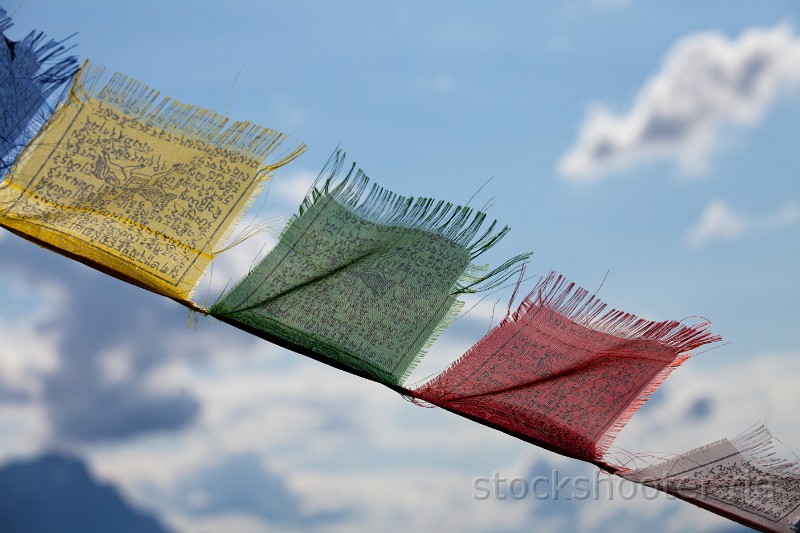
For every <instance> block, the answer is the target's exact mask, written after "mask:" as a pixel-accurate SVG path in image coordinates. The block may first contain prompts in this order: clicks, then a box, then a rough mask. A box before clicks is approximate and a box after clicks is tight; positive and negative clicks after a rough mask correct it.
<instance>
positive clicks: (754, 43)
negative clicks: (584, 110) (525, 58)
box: [558, 25, 800, 182]
mask: <svg viewBox="0 0 800 533" xmlns="http://www.w3.org/2000/svg"><path fill="white" fill-rule="evenodd" d="M798 85H800V38H798V37H797V36H795V35H794V34H793V31H792V30H791V29H790V28H789V27H788V26H783V25H782V26H777V27H775V28H771V29H768V28H767V29H765V28H751V29H749V30H747V31H745V32H744V33H743V34H742V35H741V36H740V37H739V38H738V39H736V40H730V39H727V38H726V37H725V36H724V35H721V34H719V33H717V32H705V33H697V34H694V35H689V36H687V37H684V38H683V39H681V40H679V41H678V42H677V43H676V44H675V45H674V46H673V47H672V49H671V50H670V52H669V53H668V54H667V57H666V59H665V61H664V64H663V66H662V68H661V70H660V71H659V72H657V73H656V74H655V75H654V76H653V77H652V78H650V80H648V81H647V83H646V84H645V85H644V87H643V88H642V89H641V90H640V91H639V94H638V95H637V97H636V99H635V101H634V104H633V107H632V108H631V109H630V110H629V111H628V112H627V113H623V114H617V113H614V112H613V111H611V110H609V109H608V108H607V107H606V106H604V105H602V104H595V105H594V106H592V107H591V108H590V109H589V113H588V116H587V117H586V119H585V121H584V123H583V124H582V125H581V127H580V132H579V138H578V142H577V144H576V145H575V146H574V147H573V148H572V149H571V150H570V151H569V152H568V153H566V154H565V155H564V156H563V157H562V158H561V160H560V161H559V163H558V171H559V173H560V174H561V175H562V176H563V177H564V178H565V179H569V180H573V181H582V182H588V181H596V180H599V179H600V178H602V177H604V176H606V175H608V174H610V173H613V172H616V171H621V170H624V169H626V168H628V167H630V166H632V165H634V164H637V163H640V162H642V161H646V160H653V159H671V160H675V161H676V162H677V163H678V165H679V169H680V171H681V172H683V173H686V174H698V173H703V172H704V171H706V170H707V168H708V166H709V164H710V163H709V159H710V155H711V153H712V152H713V151H714V149H715V148H716V147H717V145H718V144H719V136H720V133H721V132H722V128H723V126H724V125H726V124H737V125H740V126H747V125H750V126H752V125H753V124H755V123H757V122H758V120H759V119H760V118H761V117H762V116H763V115H764V113H765V112H766V110H767V109H768V108H769V106H770V105H771V104H772V103H773V102H774V101H775V99H776V98H777V97H778V96H779V95H781V94H782V93H786V92H788V91H789V90H792V89H796V88H797V87H798Z"/></svg>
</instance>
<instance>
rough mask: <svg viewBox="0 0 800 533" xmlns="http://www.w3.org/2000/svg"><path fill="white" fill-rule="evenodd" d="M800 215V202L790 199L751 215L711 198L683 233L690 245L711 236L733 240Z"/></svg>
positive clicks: (791, 221) (782, 224) (775, 227)
mask: <svg viewBox="0 0 800 533" xmlns="http://www.w3.org/2000/svg"><path fill="white" fill-rule="evenodd" d="M798 219H800V203H798V202H796V201H790V202H787V203H786V204H784V206H783V207H781V208H780V209H778V210H777V211H774V212H772V213H767V214H764V215H751V214H748V213H741V212H738V211H735V210H733V209H732V208H731V207H730V206H729V205H728V203H727V202H725V201H724V200H719V199H717V200H712V201H711V202H709V203H708V205H706V208H705V209H704V210H703V213H702V214H701V215H700V219H699V220H698V221H697V222H696V223H695V225H694V226H692V227H691V228H690V229H689V231H688V232H687V233H686V240H687V242H688V243H689V244H691V245H692V246H700V245H702V244H705V243H707V242H709V241H713V240H729V241H731V240H734V239H736V238H738V237H741V236H742V235H745V234H747V233H758V232H767V231H774V230H778V229H781V228H785V227H787V226H790V225H792V224H794V223H795V222H796V221H797V220H798Z"/></svg>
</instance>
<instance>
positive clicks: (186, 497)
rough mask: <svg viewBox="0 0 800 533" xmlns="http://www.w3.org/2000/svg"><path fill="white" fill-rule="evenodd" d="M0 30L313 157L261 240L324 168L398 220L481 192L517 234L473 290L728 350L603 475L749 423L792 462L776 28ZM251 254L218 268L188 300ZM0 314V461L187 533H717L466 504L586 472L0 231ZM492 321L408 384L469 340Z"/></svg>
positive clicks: (94, 22) (222, 6)
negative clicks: (645, 454) (570, 305)
mask: <svg viewBox="0 0 800 533" xmlns="http://www.w3.org/2000/svg"><path fill="white" fill-rule="evenodd" d="M3 7H5V8H6V9H7V10H8V11H9V12H10V13H13V15H14V19H15V27H14V28H13V29H12V30H11V32H10V36H11V37H13V38H19V37H21V36H22V35H24V34H25V33H27V32H28V31H30V30H31V29H34V28H36V29H40V30H44V31H46V32H47V33H48V34H49V35H51V36H53V37H65V36H67V35H70V34H72V33H74V32H76V31H77V32H79V33H78V35H77V36H76V37H74V38H73V39H72V42H74V43H76V44H77V45H78V46H77V48H76V50H75V51H76V53H78V54H79V55H80V56H81V57H82V58H89V59H91V61H92V62H93V63H95V64H102V65H106V66H107V67H108V68H109V69H110V70H119V71H122V72H124V73H126V74H128V75H130V76H133V77H135V78H137V79H139V80H141V81H142V82H144V83H147V84H149V85H151V86H152V87H154V88H157V89H159V90H160V91H162V93H163V94H165V95H169V96H171V97H173V98H175V99H178V100H181V101H184V102H187V103H192V104H196V105H200V106H204V107H208V108H211V109H214V110H215V111H218V112H221V113H227V114H229V115H230V116H231V118H234V119H243V120H251V121H253V122H257V123H260V124H263V125H265V126H269V127H272V128H276V129H280V130H283V131H285V132H287V133H288V134H290V135H291V139H293V140H295V141H303V142H305V143H307V144H308V147H309V148H308V151H307V153H306V154H304V155H303V156H302V157H301V158H299V159H298V160H297V161H295V162H293V163H292V164H291V165H289V166H288V167H285V168H283V169H281V170H280V171H278V172H277V173H276V175H275V179H274V181H273V185H272V187H271V189H270V191H269V195H268V196H267V197H265V198H264V201H263V202H261V203H260V204H259V205H262V206H263V207H261V209H260V211H259V216H260V217H265V216H279V217H288V216H290V215H291V214H292V212H293V211H294V210H295V208H296V206H297V205H298V204H299V201H300V200H301V199H302V196H303V193H304V191H305V189H306V188H307V187H308V185H310V181H311V180H312V179H313V177H315V176H316V173H317V172H318V170H319V169H320V168H321V167H322V166H323V165H324V163H325V161H326V160H327V159H328V157H329V156H330V154H331V152H333V150H334V149H335V148H336V147H337V146H340V147H341V148H343V149H344V150H345V151H347V153H348V156H349V157H350V158H351V159H352V160H354V161H357V162H358V164H359V166H360V167H361V168H363V169H364V170H365V171H366V172H367V174H368V175H370V177H371V178H372V179H374V180H375V181H377V182H378V183H380V184H381V185H384V186H385V187H387V188H389V189H392V190H395V191H397V192H399V193H402V194H406V195H414V196H432V197H436V198H442V199H448V200H452V201H456V202H465V201H467V200H468V199H469V198H470V197H471V196H472V195H473V193H475V192H476V191H478V190H479V189H480V192H479V193H478V194H477V195H476V196H475V199H474V200H473V202H472V203H473V205H476V206H481V205H484V204H485V203H487V202H490V203H491V206H492V207H491V210H490V214H491V215H493V216H495V217H496V218H498V219H499V220H500V221H501V222H503V223H507V224H509V225H510V226H511V227H512V231H511V233H510V234H509V235H508V236H507V237H506V238H505V239H504V241H503V242H502V243H501V244H500V245H498V246H497V247H496V248H495V249H494V250H492V251H491V252H490V253H489V254H487V256H486V259H487V260H488V261H491V262H493V263H499V262H501V261H502V260H504V259H505V258H507V257H509V256H511V255H515V254H517V253H519V252H522V251H527V250H531V251H533V252H534V256H533V260H532V264H531V265H530V268H529V271H530V272H532V273H534V274H545V273H547V272H548V271H549V270H550V269H555V270H557V271H559V272H560V273H562V274H564V275H566V276H568V277H570V278H571V279H573V280H575V281H576V282H578V283H579V284H581V285H584V286H586V287H587V288H589V289H595V288H596V287H598V286H599V285H600V283H601V282H602V280H603V278H604V277H605V276H606V273H607V272H608V277H607V279H606V280H605V282H604V284H603V287H602V289H601V291H600V296H601V297H602V298H603V299H605V300H606V301H607V302H608V303H609V304H610V305H612V306H614V307H619V308H622V309H625V310H626V311H630V312H633V313H637V314H639V315H642V316H645V317H647V318H652V319H670V318H676V319H681V318H683V317H690V316H698V315H699V316H703V317H707V318H709V319H711V320H712V321H713V322H714V328H713V329H714V331H715V332H718V333H720V334H722V335H723V336H724V337H725V339H726V340H727V341H729V342H730V344H728V345H726V346H724V347H722V348H720V349H717V350H713V351H710V352H708V353H705V354H703V355H701V356H699V357H696V358H694V359H692V360H690V361H689V362H688V363H687V364H686V365H685V366H684V367H683V368H681V369H679V370H678V371H676V372H675V373H674V374H673V376H672V377H671V378H670V379H669V380H668V381H667V383H666V385H665V386H664V388H663V390H662V391H661V392H659V393H658V394H657V395H656V397H655V399H654V401H653V402H651V403H650V404H648V405H647V406H646V407H645V408H644V409H643V410H642V411H641V412H640V413H639V414H638V415H637V416H636V417H635V418H634V419H633V421H632V422H631V424H630V426H629V427H628V428H627V429H626V430H625V431H623V433H622V435H621V436H620V438H619V440H618V445H619V446H620V447H623V448H625V449H627V450H631V451H661V452H663V453H677V452H682V451H686V450H689V449H690V448H692V447H695V446H698V445H702V444H705V443H707V442H711V441H713V440H716V439H718V438H722V437H726V436H735V435H736V434H738V433H740V432H742V431H744V430H746V429H747V428H748V427H749V426H750V425H751V424H752V423H755V422H758V421H759V420H763V419H764V418H765V417H768V420H769V423H770V427H771V428H772V429H773V431H774V432H775V433H776V434H777V435H778V436H779V437H781V439H782V440H783V441H784V442H785V443H786V445H787V446H789V447H790V448H793V449H795V450H800V430H799V429H798V428H797V425H796V423H795V420H794V418H793V417H794V414H793V412H792V411H793V406H795V405H797V404H798V403H800V396H798V394H799V393H798V392H797V387H796V377H797V376H798V375H800V334H799V333H798V331H800V328H798V323H799V322H800V304H799V303H798V302H800V283H798V281H797V279H796V276H797V272H800V249H798V246H797V243H798V240H799V238H800V180H798V171H799V170H800V150H797V147H796V139H797V136H798V133H800V126H799V125H800V51H798V50H800V32H799V31H798V30H797V29H796V26H797V24H798V18H800V7H799V6H798V4H796V3H795V2H791V1H789V0H787V1H782V2H779V1H762V2H758V3H752V2H743V1H742V2H733V1H726V2H722V1H704V2H692V3H684V2H681V3H678V2H669V3H667V2H659V3H656V2H645V1H642V0H627V1H625V0H616V1H615V0H605V1H601V0H596V1H591V0H575V1H561V2H549V3H544V2H535V3H534V2H504V3H498V2H495V3H489V2H485V3H477V2H475V3H460V2H459V3H456V2H441V3H437V4H435V5H429V4H428V3H426V2H387V3H380V4H379V3H375V2H349V1H348V2H337V3H332V2H331V3H329V2H282V3H272V2H235V1H231V2H225V3H221V2H208V1H193V2H177V1H158V2H155V1H152V2H151V1H139V2H122V1H120V2H94V1H74V2H56V1H46V0H26V1H25V2H22V3H20V5H18V4H16V3H12V2H5V3H4V4H3ZM490 178H492V179H491V181H490V182H489V183H488V184H486V182H487V180H489V179H490ZM484 184H486V185H485V186H484V187H483V188H482V189H481V187H482V186H483V185H484ZM276 228H277V226H276ZM270 242H273V241H271V237H269V236H268V235H267V236H265V237H264V238H263V239H262V240H261V242H258V241H251V242H248V243H246V244H245V245H242V246H240V247H238V248H236V249H234V250H232V251H231V252H228V253H227V254H226V255H224V256H223V257H221V258H220V260H219V264H218V266H217V267H215V271H214V278H213V279H212V280H211V281H210V282H209V285H208V286H210V287H211V290H210V291H206V292H210V293H212V294H213V293H214V291H215V290H219V289H221V288H222V287H223V286H224V285H225V283H226V282H227V281H228V280H229V279H230V278H235V277H236V276H237V275H239V274H240V273H242V272H244V271H246V269H247V267H248V266H249V264H250V263H251V261H252V259H253V257H254V256H255V255H257V254H258V252H259V250H260V249H261V246H262V245H264V244H265V243H266V244H267V245H268V244H269V243H270ZM0 289H1V290H2V294H3V298H2V300H1V301H0V317H2V322H0V338H1V339H3V343H2V345H0V460H2V461H7V460H11V459H13V458H17V457H22V456H28V455H34V454H37V453H39V452H40V451H42V450H44V449H49V448H52V447H56V448H66V449H70V450H73V451H75V452H76V453H78V454H80V455H81V456H83V457H85V458H87V461H89V464H90V466H91V468H92V469H93V470H94V471H95V472H96V473H97V474H98V475H100V476H101V477H102V478H104V479H106V480H108V481H110V482H113V483H115V484H117V485H119V486H121V487H122V488H123V489H124V492H125V494H127V495H128V497H129V498H130V499H131V500H132V501H133V502H135V503H137V504H138V505H140V506H142V507H144V508H147V509H150V510H153V511H154V512H156V513H158V514H159V515H160V516H162V517H164V518H165V520H166V521H167V522H168V523H169V524H170V525H172V526H173V527H174V528H175V529H176V530H178V531H196V530H199V529H201V528H202V530H204V531H241V532H245V533H246V532H251V531H252V532H258V531H272V530H276V531H279V530H280V531H283V530H286V529H292V528H294V529H296V530H298V531H315V530H317V529H320V530H330V529H336V528H341V529H342V530H352V529H368V528H369V529H375V528H380V529H383V530H387V531H392V530H400V529H402V530H408V529H414V528H416V529H426V530H427V529H432V528H434V527H436V528H439V529H443V530H445V531H450V530H459V531H472V530H474V531H484V530H493V531H500V530H505V531H529V530H531V529H532V528H533V527H534V524H536V529H537V530H541V531H546V530H551V531H560V530H564V529H569V530H585V531H593V530H595V529H597V530H600V529H602V528H603V527H606V528H607V527H608V526H609V525H615V528H616V529H617V530H625V529H626V528H631V529H633V528H636V529H641V528H642V527H648V528H650V529H651V530H654V531H662V530H663V531H680V530H682V529H684V528H685V527H686V524H691V525H692V526H691V527H693V528H695V529H703V530H707V531H714V530H718V529H719V528H724V527H726V526H727V524H728V523H727V522H725V521H724V520H721V519H718V518H716V517H713V516H711V515H709V514H708V513H705V512H702V511H698V510H695V509H693V508H691V507H690V506H688V505H685V504H682V503H680V502H667V501H655V502H641V501H636V502H621V501H613V502H609V501H597V502H595V501H592V502H581V503H582V504H583V505H575V506H560V505H553V502H541V501H534V500H532V499H522V500H520V501H508V500H506V501H497V500H491V501H485V502H477V501H475V500H473V498H472V489H473V487H472V483H473V479H474V478H475V477H478V476H487V475H491V473H492V472H495V471H498V472H502V473H504V474H505V475H506V476H507V477H514V476H522V477H525V476H528V477H530V475H531V473H532V472H536V471H548V470H549V469H550V468H551V467H552V465H556V466H558V467H559V468H564V469H576V468H577V469H580V468H582V467H581V466H580V465H578V466H574V465H572V464H571V463H565V462H563V461H561V459H559V458H557V457H555V456H553V455H551V454H549V453H547V452H544V451H541V450H537V449H535V448H533V447H531V446H529V445H526V444H524V443H521V442H517V441H516V440H514V439H512V438H510V437H506V436H503V435H500V434H495V433H494V432H492V431H491V430H488V429H486V428H481V427H479V426H475V425H474V424H470V423H469V422H466V421H463V420H460V419H458V418H457V417H453V416H451V415H448V414H447V413H441V412H438V411H436V410H424V409H418V408H416V407H414V406H412V405H410V404H406V403H405V402H403V401H402V400H401V399H399V398H397V397H395V396H394V395H393V394H391V393H389V392H388V391H384V390H381V389H380V388H377V387H375V386H373V385H372V384H369V383H361V382H359V381H357V380H355V379H354V378H352V377H351V376H347V375H340V374H341V373H339V372H337V371H335V370H333V369H329V368H326V367H323V366H321V365H319V364H318V363H316V362H314V361H310V360H305V359H303V358H302V357H301V356H297V355H295V354H291V353H289V352H285V351H283V350H281V349H278V348H276V347H273V346H270V345H268V344H266V343H263V342H261V341H258V340H255V339H251V338H249V337H247V336H245V335H243V334H240V333H238V332H236V331H232V330H231V329H230V328H227V327H225V326H223V325H221V324H214V323H213V322H211V321H210V320H209V321H204V322H203V325H202V328H201V329H200V330H199V331H193V330H192V331H189V330H186V326H185V313H184V312H183V310H182V309H181V308H179V307H178V306H176V305H174V304H173V303H171V302H169V301H162V299H160V298H158V297H156V296H153V295H150V294H147V293H142V291H139V290H137V289H135V288H133V287H129V286H126V285H124V284H122V283H121V282H118V281H117V280H113V279H108V278H105V277H104V276H102V275H101V274H98V273H95V272H93V271H90V270H88V269H86V268H85V267H83V266H81V265H77V264H72V263H70V262H69V261H67V260H65V259H62V258H60V257H57V256H54V255H53V254H50V253H48V252H45V251H43V250H39V249H37V248H35V247H33V246H32V245H30V244H28V243H25V242H23V241H21V240H19V239H17V238H16V237H14V236H12V235H10V234H7V233H5V232H3V233H0ZM498 298H502V301H501V303H500V304H499V305H498V308H504V306H505V301H506V300H505V299H506V295H505V294H498V295H493V296H491V297H489V298H487V299H486V300H484V301H483V302H482V303H481V304H479V305H478V306H477V307H476V308H475V310H474V311H472V312H471V313H470V314H469V315H467V316H466V317H465V318H464V319H462V320H459V321H458V322H457V323H456V325H455V326H454V327H453V328H452V329H451V330H450V331H449V332H447V333H446V334H445V336H443V337H442V339H441V340H440V342H439V343H437V345H436V347H435V348H434V350H432V351H431V353H430V355H429V357H428V358H426V360H425V362H424V363H423V364H422V365H421V366H420V368H419V369H418V371H417V372H416V374H415V377H416V378H417V379H423V378H424V377H425V376H426V375H429V374H431V373H433V372H436V371H437V370H440V369H442V368H443V367H444V366H446V365H447V363H448V362H449V361H451V360H452V359H454V358H455V357H457V356H459V355H460V354H461V353H463V351H464V350H465V349H466V348H468V347H469V346H470V345H471V344H473V343H474V342H475V341H477V339H478V338H480V336H481V335H482V334H484V333H485V332H486V330H488V328H489V325H490V320H491V315H492V306H493V304H494V303H495V301H497V300H498ZM698 402H699V403H698ZM698 406H700V407H698ZM703 406H704V407H703ZM254 465H256V466H254ZM257 465H261V472H259V471H258V467H257ZM243 471H249V472H251V473H252V474H253V475H252V476H251V477H249V478H247V479H245V480H242V475H241V472H243ZM583 471H586V472H588V471H589V470H588V469H587V468H584V470H583ZM242 487H249V489H248V490H243V489H242ZM254 492H263V493H264V494H272V495H273V496H271V497H270V498H269V499H270V501H272V502H273V504H271V505H268V504H266V503H264V500H263V499H259V498H253V497H252V493H254ZM237 495H239V496H237ZM275 501H278V502H284V503H283V505H281V506H279V507H276V506H275V505H274V502H275ZM548 504H549V505H548ZM276 509H278V510H277V511H276ZM576 522H577V525H576Z"/></svg>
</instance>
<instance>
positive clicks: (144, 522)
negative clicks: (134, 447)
mask: <svg viewBox="0 0 800 533" xmlns="http://www.w3.org/2000/svg"><path fill="white" fill-rule="evenodd" d="M0 531H2V532H3V533H65V532H80V533H109V532H113V533H171V532H170V530H168V529H165V528H164V527H163V526H161V525H160V524H159V523H158V521H157V520H156V519H155V518H154V517H153V516H150V515H148V514H146V513H144V512H141V511H139V510H137V509H134V508H132V507H131V506H130V505H129V504H128V503H127V502H125V500H123V499H122V497H121V496H120V493H119V491H118V490H117V489H116V488H115V487H114V486H113V485H109V484H107V483H100V482H98V481H96V480H95V479H94V478H93V477H92V475H91V474H90V473H89V471H88V470H87V468H86V465H85V464H84V463H83V462H82V461H81V460H80V459H77V458H74V457H69V456H65V455H59V454H48V455H44V456H42V457H38V458H36V459H32V460H28V461H20V462H16V463H10V464H8V465H6V466H4V467H2V468H0Z"/></svg>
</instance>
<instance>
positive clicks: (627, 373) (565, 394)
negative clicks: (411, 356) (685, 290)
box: [410, 273, 720, 467]
mask: <svg viewBox="0 0 800 533" xmlns="http://www.w3.org/2000/svg"><path fill="white" fill-rule="evenodd" d="M605 309H606V304H604V303H603V302H602V301H600V300H599V299H598V298H597V297H596V296H594V295H591V294H589V292H588V291H586V290H585V289H581V288H579V287H577V286H576V285H575V284H574V283H571V282H568V281H567V280H566V279H564V278H563V277H561V276H556V274H555V273H551V274H550V275H549V276H547V277H546V278H543V279H542V280H540V281H539V283H538V284H537V285H536V287H535V288H534V289H533V291H532V292H531V293H530V294H529V295H528V296H527V298H525V300H524V301H523V302H522V303H521V304H520V306H519V308H518V309H517V311H516V312H515V313H513V314H509V315H507V316H506V318H505V319H504V320H503V321H502V322H501V323H500V324H499V325H498V326H497V327H495V328H494V329H492V330H491V331H490V332H489V333H488V334H487V335H486V336H485V337H484V338H483V339H481V340H480V341H479V342H478V343H477V344H476V345H475V346H473V347H472V348H471V349H470V350H469V351H467V353H466V354H464V355H463V356H462V357H461V358H460V359H459V360H458V361H456V362H455V363H453V364H452V365H451V366H450V368H448V369H447V370H446V371H444V372H443V373H441V374H440V375H438V376H436V377H434V378H433V379H431V380H430V381H429V382H428V383H426V384H425V385H423V386H422V387H420V388H419V389H417V390H415V391H411V393H410V395H411V396H412V397H414V398H418V399H420V400H424V401H426V402H429V403H431V404H433V405H437V406H439V407H442V408H445V409H447V410H449V411H453V412H455V413H457V414H460V415H462V416H465V417H467V418H470V419H473V420H475V421H477V422H479V423H482V424H484V425H487V426H490V427H494V428H496V429H499V430H501V431H504V432H506V433H510V434H512V435H514V436H517V437H519V438H521V439H523V440H525V441H528V442H531V443H533V444H536V445H538V446H541V447H543V448H547V449H550V450H552V451H555V452H557V453H560V454H562V455H566V456H569V457H575V458H578V459H582V460H586V461H590V462H593V463H597V464H602V463H601V459H602V457H603V455H604V454H605V452H606V451H607V450H608V448H609V446H610V445H611V443H612V442H613V440H614V438H615V437H616V435H617V433H618V432H619V430H620V429H622V428H623V427H624V426H625V424H626V423H627V422H628V420H629V419H630V418H631V416H633V414H634V413H635V412H636V410H637V409H638V408H639V407H641V405H642V404H643V403H644V402H645V401H646V400H647V397H648V396H649V395H650V394H651V393H652V392H653V391H654V390H655V389H656V388H657V387H658V386H659V385H660V384H661V383H662V382H663V381H664V379H666V377H667V376H668V375H669V373H670V372H671V371H672V370H673V369H674V368H676V367H677V366H679V365H680V364H682V363H683V362H684V361H685V360H686V359H687V358H688V357H689V356H690V355H691V354H690V352H691V350H693V349H694V348H697V347H699V346H702V345H703V344H707V343H710V342H714V341H717V340H720V338H719V337H717V336H714V335H712V334H711V333H710V332H709V331H708V326H709V323H707V322H706V323H701V324H697V325H692V326H687V325H683V324H681V323H680V322H676V321H668V322H652V321H649V320H644V319H641V318H638V317H636V316H634V315H631V314H629V313H625V312H622V311H617V310H611V311H607V312H605V313H604V310H605ZM604 466H605V467H607V466H608V465H604Z"/></svg>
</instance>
